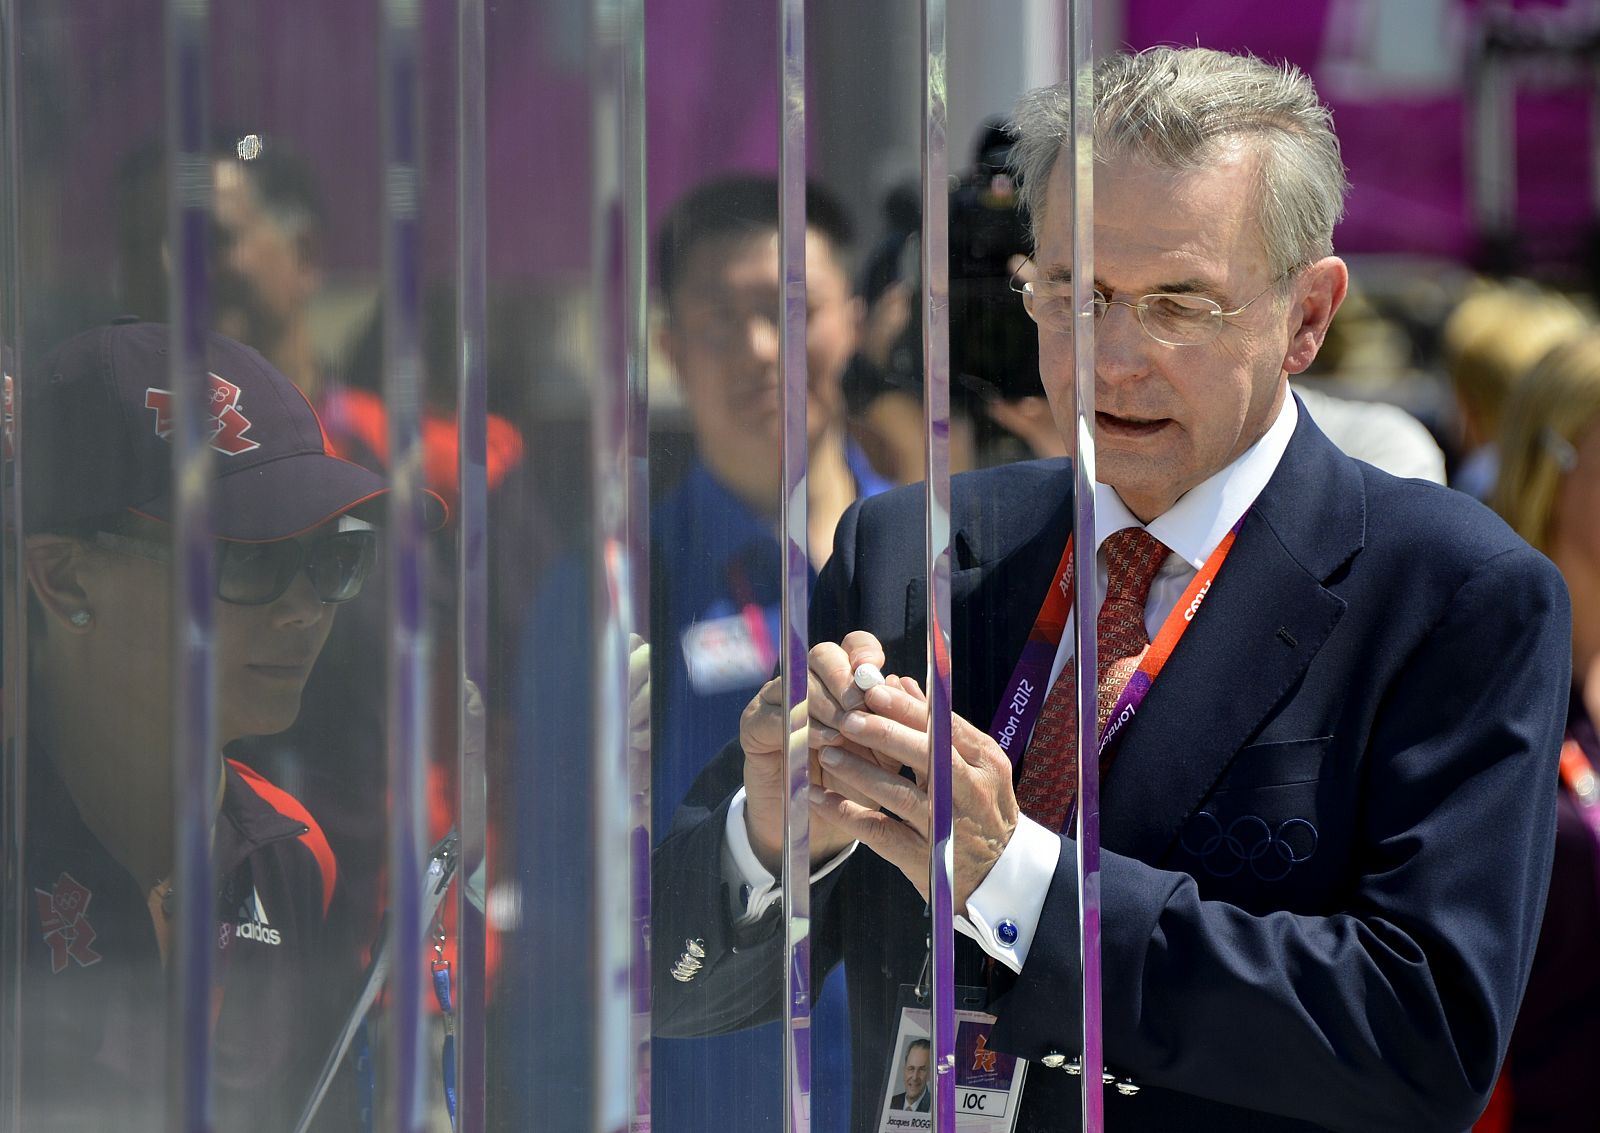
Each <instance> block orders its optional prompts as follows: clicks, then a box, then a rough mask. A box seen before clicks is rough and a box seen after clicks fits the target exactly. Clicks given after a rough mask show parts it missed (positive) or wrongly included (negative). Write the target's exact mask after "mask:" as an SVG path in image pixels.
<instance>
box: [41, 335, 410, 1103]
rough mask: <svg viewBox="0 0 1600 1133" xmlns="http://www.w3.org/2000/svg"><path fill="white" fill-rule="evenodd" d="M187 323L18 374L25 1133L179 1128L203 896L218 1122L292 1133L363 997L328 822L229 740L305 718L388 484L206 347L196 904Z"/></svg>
mask: <svg viewBox="0 0 1600 1133" xmlns="http://www.w3.org/2000/svg"><path fill="white" fill-rule="evenodd" d="M168 333H169V332H168V330H167V328H166V327H162V326H156V325H153V324H118V325H112V326H108V327H103V328H99V329H97V330H94V331H91V332H89V333H87V334H84V335H80V336H78V337H77V338H74V339H73V340H71V341H69V342H68V343H66V344H65V345H64V346H63V347H62V348H61V349H60V350H58V351H57V352H56V354H55V355H53V356H52V358H51V359H49V360H48V361H47V362H46V364H45V365H44V366H43V367H42V368H41V370H40V371H39V372H38V373H36V374H34V375H28V374H26V373H25V374H23V375H22V376H21V378H20V380H19V386H20V391H21V414H20V421H21V428H22V430H23V433H22V437H23V445H24V447H23V452H24V464H23V469H22V474H23V476H24V512H25V527H26V530H25V563H24V569H25V571H26V576H27V580H28V584H29V594H30V600H29V618H28V636H29V687H28V704H29V712H28V752H29V762H28V771H29V774H28V824H27V828H26V829H27V843H26V846H25V850H24V863H25V869H26V872H27V881H28V888H29V889H30V890H31V891H32V894H31V897H30V905H29V908H28V917H29V923H28V929H27V931H28V938H27V943H26V971H25V975H24V985H23V997H22V998H23V1008H24V1012H25V1016H26V1032H27V1034H28V1036H29V1042H28V1044H27V1047H26V1049H25V1052H24V1060H25V1065H24V1078H23V1081H24V1092H23V1107H24V1113H25V1114H26V1115H27V1116H26V1119H25V1121H24V1125H25V1127H26V1128H28V1129H30V1130H31V1129H41V1128H43V1129H49V1128H62V1129H68V1128H70V1129H81V1128H89V1127H91V1126H90V1122H91V1121H92V1120H93V1119H95V1118H101V1119H104V1118H105V1117H107V1116H110V1115H111V1114H113V1113H114V1114H115V1115H116V1116H117V1117H118V1118H119V1119H121V1123H122V1124H123V1125H124V1126H125V1127H130V1128H135V1129H142V1128H152V1129H154V1128H164V1127H165V1125H166V1122H165V1118H164V1115H163V1108H162V1107H163V1096H164V1083H165V1080H166V1067H165V1064H164V1058H165V1056H166V1054H167V1051H166V1050H165V1049H164V1044H163V1043H162V1042H161V1041H159V1036H162V1035H169V1034H171V1033H172V1031H171V1030H170V1028H169V1027H168V1025H167V1020H166V1018H165V1014H164V1012H165V1002H166V990H165V989H166V983H167V981H166V979H165V978H164V973H165V972H166V971H167V969H169V968H170V966H171V964H172V962H173V959H174V957H173V949H172V945H171V933H172V928H173V924H174V920H173V916H174V910H175V908H176V907H177V906H178V904H180V903H182V902H184V901H188V900H195V899H200V900H205V901H207V903H208V904H210V905H212V906H214V908H215V913H216V923H217V933H216V934H215V937H214V939H215V942H216V951H215V953H214V954H213V956H212V959H211V965H212V974H213V985H214V989H213V1031H212V1033H213V1039H214V1049H213V1096H214V1099H215V1105H216V1116H217V1119H218V1127H219V1128H230V1129H247V1130H253V1129H291V1128H293V1127H294V1124H295V1121H296V1119H297V1118H298V1116H299V1114H300V1111H301V1107H302V1106H303V1105H304V1103H305V1101H306V1098H307V1095H308V1094H309V1092H310V1090H311V1087H312V1085H313V1083H314V1082H315V1080H316V1077H317V1073H318V1071H319V1069H320V1066H321V1063H322V1061H323V1059H324V1057H325V1055H326V1053H327V1050H328V1047H329V1045H330V1043H331V1041H332V1039H333V1036H334V1034H335V1033H336V1031H337V1028H338V1026H339V1024H340V1023H341V1022H342V1021H343V1015H344V1012H345V1011H346V1010H347V1009H348V1003H349V996H350V995H351V994H352V991H353V987H352V984H353V975H354V970H355V957H354V956H353V954H352V952H351V950H350V949H349V948H347V947H345V946H343V945H342V944H341V943H340V942H339V941H337V940H335V939H334V938H333V937H334V935H335V934H334V933H333V932H331V931H330V930H329V922H328V910H329V906H330V904H331V902H332V901H333V899H334V895H335V892H336V891H337V887H338V866H337V863H336V862H335V860H334V857H333V854H332V852H331V851H330V850H329V849H328V845H327V842H326V839H325V838H324V837H323V835H322V831H321V830H320V829H319V828H318V826H317V824H316V821H315V820H314V819H313V818H312V817H311V815H309V814H308V813H307V812H306V811H305V808H304V807H302V806H301V805H300V804H299V803H298V802H297V801H296V800H295V799H294V798H293V797H292V796H290V795H289V794H288V793H286V792H284V791H282V790H280V789H278V788H277V787H275V786H273V785H272V784H270V783H268V782H267V781H266V780H264V779H262V778H261V777H260V776H258V775H255V774H254V773H252V772H251V771H249V770H248V769H247V768H245V767H244V766H243V765H242V764H237V763H234V762H232V761H226V760H223V759H222V757H221V755H220V748H221V745H223V744H226V743H228V742H230V741H232V740H234V739H237V738H240V737H243V736H247V735H257V734H266V733H272V732H277V731H281V730H283V729H284V728H287V727H288V726H289V725H290V724H291V723H293V721H294V719H295V716H296V715H297V713H298V712H299V708H300V698H301V693H302V691H303V689H304V688H305V684H306V681H307V679H308V678H309V676H310V674H311V671H312V667H313V665H314V664H315V662H316V660H317V657H318V655H319V653H320V652H321V650H322V647H323V644H324V642H325V641H326V640H327V636H328V631H329V629H330V628H331V626H332V624H333V620H334V616H335V612H336V609H337V605H338V603H340V602H344V601H346V600H348V599H351V598H354V597H355V596H356V595H357V594H358V593H359V592H360V590H361V587H362V584H363V582H364V581H365V579H366V577H367V574H368V572H369V571H370V569H371V567H372V563H373V556H374V550H375V534H374V532H373V530H372V529H371V527H370V526H369V525H368V524H367V523H365V522H363V521H361V520H360V519H358V518H355V517H354V516H352V515H351V512H352V509H358V508H359V507H360V506H361V505H363V504H366V503H368V502H369V501H371V500H373V499H375V498H376V497H378V496H379V495H381V494H382V493H383V492H384V490H385V487H384V484H383V482H382V480H381V479H380V478H379V477H377V476H375V475H374V474H372V473H370V472H368V471H367V470H365V469H362V468H359V467H358V466H356V465H353V464H349V463H348V462H345V461H342V460H339V459H338V458H337V457H334V456H332V455H331V454H329V453H328V452H327V450H326V448H325V443H324V440H323V435H322V430H321V428H320V425H319V424H318V422H317V419H316V416H315V414H314V413H313V412H312V410H311V407H310V406H309V405H308V404H307V403H306V401H305V399H304V397H302V396H301V395H300V393H299V392H298V391H297V390H296V389H295V388H294V386H293V385H291V384H290V382H289V381H288V380H287V379H286V378H284V377H283V375H281V374H279V373H278V372H277V371H275V370H273V369H272V368H271V367H270V366H269V365H268V364H267V363H266V362H265V361H264V360H263V359H262V358H261V356H260V355H258V354H256V353H255V352H254V351H252V350H249V349H247V348H245V347H243V346H240V345H239V344H237V343H234V342H232V341H230V340H227V339H223V338H221V337H218V336H213V337H212V338H211V339H210V341H209V344H208V351H207V363H208V369H209V371H210V375H209V381H210V384H211V409H212V417H213V419H212V421H211V447H212V448H213V449H214V450H215V454H214V456H213V458H212V460H213V471H214V474H215V480H214V481H213V484H212V498H213V501H214V504H215V506H214V509H213V514H214V516H215V521H214V523H213V530H214V533H215V534H216V535H217V536H218V539H217V542H216V554H215V559H214V565H215V580H216V598H217V601H216V603H215V605H214V612H213V618H214V623H213V624H214V633H213V644H214V657H215V661H214V666H215V668H214V672H215V682H216V688H215V692H216V695H215V706H216V709H215V719H216V724H217V737H216V739H217V742H218V746H219V755H218V760H219V763H220V764H221V768H222V773H221V775H220V776H219V790H218V794H217V800H216V807H217V809H216V818H215V823H214V825H213V828H212V850H213V870H214V874H215V879H216V884H217V892H216V893H215V894H210V895H204V896H201V897H199V898H196V897H194V896H193V895H190V894H185V893H180V892H175V891H174V888H173V886H172V883H171V877H172V863H173V858H174V846H173V835H172V831H173V817H174V798H173V767H172V751H173V739H174V732H175V722H174V720H173V715H172V712H173V676H172V673H173V668H174V666H173V660H174V657H175V654H174V650H173V642H172V633H173V608H172V592H173V567H172V543H171V529H170V527H169V526H168V521H169V520H170V518H171V510H172V498H171V497H172V493H171V474H170V466H171V448H170V445H169V440H168V438H169V437H170V434H171V427H172V422H171V397H172V395H171V393H170V392H169V391H168V389H167V388H166V387H167V386H168V384H169V383H168V380H167V368H168V357H167V354H166V347H167V340H168ZM435 506H436V505H435ZM338 756H339V753H337V752H327V753H323V757H324V758H326V759H329V760H337V759H338ZM381 805H382V800H374V806H381ZM353 1101H354V1090H353V1087H352V1086H351V1084H350V1083H348V1082H346V1083H341V1085H340V1086H339V1087H338V1088H336V1090H335V1092H334V1094H333V1095H332V1096H331V1097H330V1101H329V1102H328V1103H327V1104H326V1105H325V1106H324V1112H323V1114H322V1118H321V1120H324V1121H326V1122H327V1124H328V1127H332V1128H342V1127H347V1126H348V1124H349V1123H350V1122H351V1121H352V1120H353V1117H352V1114H353V1112H354V1111H353V1108H352V1106H353Z"/></svg>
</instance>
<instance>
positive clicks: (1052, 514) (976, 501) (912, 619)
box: [906, 462, 1072, 729]
mask: <svg viewBox="0 0 1600 1133" xmlns="http://www.w3.org/2000/svg"><path fill="white" fill-rule="evenodd" d="M997 471H1000V470H997ZM958 483H960V482H959V481H958ZM1001 484H1002V485H1004V484H1005V481H1004V480H1002V481H1001ZM1048 486H1049V489H1050V491H1049V492H1048V494H1046V495H1044V498H1041V495H1042V493H1040V492H1038V491H1035V492H1034V494H1033V495H1032V497H1031V498H1028V499H1012V498H1003V499H1001V498H979V497H975V496H972V495H968V496H967V497H966V498H965V499H962V498H961V497H959V496H958V497H957V504H958V507H959V508H960V510H959V511H958V512H957V514H958V516H959V515H962V514H965V515H966V516H967V517H969V519H977V520H983V521H986V522H969V523H967V524H963V525H961V526H959V527H957V528H956V531H955V535H954V538H953V542H954V546H955V560H956V565H955V568H954V569H952V570H951V572H950V597H951V602H950V606H951V625H950V638H951V652H952V655H953V662H952V666H951V668H952V672H953V674H954V685H955V687H954V690H953V697H952V699H953V702H954V708H955V711H956V712H957V713H959V714H960V715H961V716H963V717H965V718H966V719H967V720H968V721H970V722H971V723H972V724H973V725H975V726H977V727H979V728H984V729H987V728H988V726H989V722H990V720H991V719H992V718H993V716H994V711H995V707H996V705H998V704H999V703H1000V696H1001V694H1002V693H1003V692H1004V691H1005V685H1006V681H1007V680H1008V678H1009V677H1010V676H1011V671H1012V669H1013V667H1014V666H1015V665H1016V663H1017V658H1018V657H1020V656H1021V655H1022V646H1023V644H1024V643H1025V642H1026V641H1027V639H1028V632H1029V631H1030V630H1031V629H1032V628H1033V622H1034V618H1035V617H1036V616H1037V615H1038V613H1039V607H1040V605H1041V604H1042V603H1043V601H1044V596H1045V592H1046V591H1047V590H1048V589H1049V588H1050V584H1051V580H1052V577H1053V575H1054V573H1055V568H1056V565H1057V563H1059V562H1060V560H1061V551H1062V548H1063V547H1065V546H1066V539H1067V535H1068V533H1070V532H1071V530H1072V490H1071V489H1072V471H1071V467H1070V465H1068V464H1066V462H1062V463H1061V471H1060V472H1059V473H1057V475H1055V476H1053V477H1051V478H1050V479H1049V484H1048ZM1030 487H1032V488H1035V489H1036V488H1037V483H1036V482H1030ZM989 495H990V496H991V497H992V496H995V495H1006V493H1005V491H1004V490H1003V487H1002V490H1001V491H1000V492H990V493H989ZM961 505H965V506H961ZM1041 508H1043V509H1045V512H1046V515H1045V519H1044V521H1043V523H1042V524H1040V523H1039V521H1038V520H1037V519H1034V520H1033V521H1032V522H1018V523H1014V524H1011V525H1010V527H1009V529H1005V528H1001V527H1000V526H999V525H998V524H997V522H996V521H997V518H998V517H997V516H996V515H995V514H993V513H994V512H1003V513H1005V514H1006V515H1007V517H1008V518H1009V517H1010V516H1020V517H1027V516H1029V515H1030V514H1031V515H1032V516H1037V515H1038V513H1039V509H1041ZM986 513H987V514H986ZM927 593H928V590H927V582H926V580H925V579H923V578H921V577H917V576H913V577H912V579H911V581H910V584H909V585H908V586H907V589H906V624H907V625H914V626H918V627H926V624H927V622H926V616H925V610H926V607H927ZM923 632H925V629H924V630H923ZM908 645H914V643H909V642H908ZM920 655H921V654H920V652H919V656H920ZM916 675H917V676H918V679H919V680H920V678H921V674H920V673H918V674H916Z"/></svg>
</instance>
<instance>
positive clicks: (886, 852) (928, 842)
mask: <svg viewBox="0 0 1600 1133" xmlns="http://www.w3.org/2000/svg"><path fill="white" fill-rule="evenodd" d="M896 683H897V684H898V687H894V686H893V685H890V684H884V685H880V686H879V687H878V688H875V689H872V690H871V691H870V692H868V693H867V694H866V696H865V697H864V702H865V708H866V709H867V710H866V711H859V710H858V711H848V712H846V713H845V714H844V715H843V716H842V717H841V718H840V720H839V723H838V725H837V728H838V732H839V735H840V739H839V740H838V741H835V743H836V744H838V746H828V747H826V748H825V749H824V750H823V751H822V753H821V756H820V761H821V764H822V768H823V772H824V774H825V775H827V776H828V780H829V781H828V784H827V785H828V786H829V787H831V788H833V789H829V790H826V791H822V792H816V791H813V792H812V795H813V805H812V811H811V813H812V815H813V816H814V817H815V818H816V819H817V823H818V825H820V824H821V823H822V822H826V823H827V824H828V826H829V828H830V829H837V830H841V831H844V832H845V833H846V834H847V835H848V836H849V837H851V838H853V839H859V840H860V841H862V842H864V843H865V844H866V845H868V846H869V847H871V848H872V849H873V850H874V851H875V852H876V853H877V854H878V855H879V856H880V857H882V858H884V859H885V860H886V861H888V862H889V863H890V864H892V865H895V866H898V867H899V869H900V872H902V873H904V874H905V875H906V877H908V878H910V880H911V883H912V884H913V885H915V886H916V887H917V892H919V893H921V894H922V895H923V897H924V898H926V897H927V895H928V855H929V853H930V852H931V848H932V838H931V835H930V829H931V826H932V822H933V808H932V803H931V800H930V799H929V796H928V791H927V785H928V768H929V762H928V759H929V756H928V731H927V729H928V702H927V699H926V698H925V697H924V696H923V695H922V691H921V689H919V688H918V687H917V685H916V682H915V681H913V680H911V679H910V678H909V677H902V678H900V680H899V681H898V682H896ZM950 722H951V740H952V745H951V746H952V747H953V748H954V750H953V752H952V753H951V784H950V787H951V790H950V793H951V802H952V805H953V810H954V812H955V820H954V824H953V833H952V839H951V840H952V843H953V857H954V859H955V910H956V912H958V913H965V912H966V908H967V898H968V897H970V896H972V892H973V890H975V889H977V888H978V886H979V885H981V884H982V883H983V879H984V878H985V877H987V876H988V875H989V870H990V869H992V868H993V867H994V863H995V862H996V861H998V860H999V858H1000V854H1001V852H1002V851H1004V850H1005V848H1006V845H1007V843H1009V842H1010V841H1011V835H1012V833H1013V832H1014V831H1015V830H1016V828H1017V815H1018V808H1017V798H1016V794H1015V792H1014V791H1013V790H1012V787H1011V761H1010V760H1009V759H1007V758H1006V755H1005V752H1003V751H1001V750H1000V746H999V745H998V744H996V743H995V742H994V741H993V740H992V739H990V738H989V737H988V736H987V735H985V734H984V733H983V732H981V731H979V730H978V729H977V728H974V727H973V726H972V725H971V724H969V723H967V721H965V720H963V719H962V718H961V717H960V716H957V715H954V714H953V713H952V715H951V719H950ZM901 767H909V768H910V769H911V771H912V772H913V774H915V775H916V780H915V781H912V780H910V779H907V778H905V777H904V776H903V775H901V774H899V768H901ZM861 800H865V805H863V803H862V801H861ZM880 807H881V808H882V810H880V809H879V808H880ZM883 810H888V811H890V812H891V813H890V814H884V813H883ZM895 816H898V818H897V817H895Z"/></svg>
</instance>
